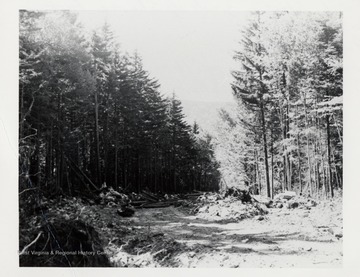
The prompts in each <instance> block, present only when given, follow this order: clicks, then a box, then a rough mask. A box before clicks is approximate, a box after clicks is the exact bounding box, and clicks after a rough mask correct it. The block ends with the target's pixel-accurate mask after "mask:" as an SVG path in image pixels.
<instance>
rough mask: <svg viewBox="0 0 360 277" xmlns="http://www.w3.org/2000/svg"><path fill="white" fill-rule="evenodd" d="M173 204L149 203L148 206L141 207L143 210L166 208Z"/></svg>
mask: <svg viewBox="0 0 360 277" xmlns="http://www.w3.org/2000/svg"><path fill="white" fill-rule="evenodd" d="M171 205H173V204H171V203H167V202H158V203H148V204H144V205H142V206H141V208H145V209H146V208H149V209H150V208H166V207H170V206H171Z"/></svg>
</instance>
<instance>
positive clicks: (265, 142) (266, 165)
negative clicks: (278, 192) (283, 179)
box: [260, 101, 271, 197]
mask: <svg viewBox="0 0 360 277" xmlns="http://www.w3.org/2000/svg"><path fill="white" fill-rule="evenodd" d="M260 110H261V118H262V122H261V125H262V131H263V141H264V156H265V173H266V192H267V197H271V193H270V178H269V161H268V153H267V138H266V126H265V111H264V105H263V103H262V101H261V102H260Z"/></svg>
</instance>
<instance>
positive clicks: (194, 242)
mask: <svg viewBox="0 0 360 277" xmlns="http://www.w3.org/2000/svg"><path fill="white" fill-rule="evenodd" d="M199 200H200V202H199V203H200V204H199V203H198V204H197V205H195V206H193V207H187V208H184V207H181V206H180V207H174V206H170V207H163V208H147V209H137V210H136V212H135V214H134V215H132V216H131V217H122V216H120V215H119V214H118V212H117V209H116V208H115V207H109V206H106V205H100V204H91V205H89V204H88V203H84V201H81V200H80V199H66V200H62V203H60V204H58V205H56V207H55V206H54V207H51V208H50V209H49V211H48V218H55V217H57V218H59V217H60V218H62V220H63V221H65V222H69V223H71V222H72V221H76V222H78V221H80V222H85V223H86V224H87V225H82V224H77V225H76V226H80V227H79V228H83V229H84V230H78V232H77V233H79V234H83V233H88V237H86V240H87V241H88V242H89V240H90V241H91V236H92V234H93V233H94V232H95V231H96V233H97V235H96V236H98V237H99V238H100V241H101V245H98V246H97V249H101V253H103V254H102V255H106V257H107V258H108V261H109V263H110V264H111V265H112V266H118V267H341V266H342V213H341V210H342V209H341V208H342V203H341V199H340V198H338V199H337V200H333V201H331V200H327V201H323V202H320V203H317V204H314V203H311V201H307V200H306V201H303V203H302V202H301V201H299V199H297V200H296V199H295V198H292V199H280V200H279V199H278V200H276V201H274V202H272V203H271V204H270V205H269V203H267V204H268V206H269V207H270V208H267V207H266V206H265V204H263V203H255V204H249V203H245V204H242V203H241V201H236V199H235V198H231V197H227V198H221V197H220V198H219V197H218V196H217V195H209V196H206V197H205V199H204V198H203V199H199ZM300 200H301V199H300ZM294 202H297V203H298V205H293V204H292V203H294ZM279 203H282V204H283V205H278V204H279ZM288 203H290V204H288ZM280 206H281V208H280ZM194 207H195V208H194ZM74 211H75V212H74ZM32 220H35V222H34V223H33V224H35V225H36V224H37V223H36V217H34V218H32ZM38 221H39V223H38V225H39V227H40V225H41V224H40V220H38ZM63 221H61V222H63ZM61 224H63V223H61ZM53 225H54V224H53ZM68 225H71V224H68ZM61 226H63V227H64V226H65V225H61ZM66 226H67V225H66ZM66 226H65V227H66ZM81 226H82V227H81ZM86 226H93V227H94V230H95V231H94V230H92V228H89V227H86ZM65 227H64V228H65ZM66 228H67V227H66ZM42 230H44V233H45V232H46V230H45V229H44V228H43V229H42ZM89 230H91V232H89ZM69 232H70V231H69ZM72 232H73V233H74V231H72ZM37 233H38V232H33V234H32V235H29V232H27V235H28V242H31V241H33V239H34V237H35V236H36V234H37ZM47 240H49V238H47ZM39 241H41V238H40V240H39ZM39 241H38V242H37V243H38V244H39ZM68 241H69V239H68ZM97 241H99V240H98V239H97ZM75 242H76V241H75ZM25 243H26V242H24V244H25ZM45 243H46V244H45ZM66 243H67V242H66ZM47 244H48V242H47V241H46V236H45V235H44V238H43V243H42V244H39V245H38V249H46V247H47ZM75 244H76V243H74V245H75ZM90 244H91V243H90ZM34 245H35V246H36V244H34ZM34 245H33V246H34ZM33 246H32V247H33ZM81 247H82V244H81V243H80V248H81ZM89 247H90V248H91V245H90V246H89ZM92 247H94V246H92ZM30 262H31V261H30ZM77 262H78V263H80V265H81V266H88V265H89V263H86V262H84V261H82V260H79V261H78V260H77ZM81 262H82V263H81ZM90 262H94V259H93V260H92V261H90ZM95 262H99V263H102V262H104V261H103V260H102V259H95ZM106 263H107V262H106ZM92 266H101V264H95V265H92Z"/></svg>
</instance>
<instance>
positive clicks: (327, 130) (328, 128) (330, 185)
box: [326, 115, 334, 198]
mask: <svg viewBox="0 0 360 277" xmlns="http://www.w3.org/2000/svg"><path fill="white" fill-rule="evenodd" d="M326 133H327V154H328V164H329V178H328V179H329V180H328V181H329V189H330V193H331V197H332V198H333V197H334V188H333V182H332V172H331V145H330V118H329V115H327V116H326Z"/></svg>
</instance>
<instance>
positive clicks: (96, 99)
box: [95, 90, 101, 186]
mask: <svg viewBox="0 0 360 277" xmlns="http://www.w3.org/2000/svg"><path fill="white" fill-rule="evenodd" d="M95 144H96V155H95V156H96V158H95V161H96V180H97V185H98V186H101V170H100V139H99V103H98V92H97V90H95Z"/></svg>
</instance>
